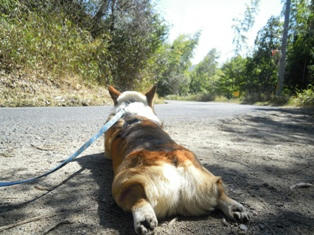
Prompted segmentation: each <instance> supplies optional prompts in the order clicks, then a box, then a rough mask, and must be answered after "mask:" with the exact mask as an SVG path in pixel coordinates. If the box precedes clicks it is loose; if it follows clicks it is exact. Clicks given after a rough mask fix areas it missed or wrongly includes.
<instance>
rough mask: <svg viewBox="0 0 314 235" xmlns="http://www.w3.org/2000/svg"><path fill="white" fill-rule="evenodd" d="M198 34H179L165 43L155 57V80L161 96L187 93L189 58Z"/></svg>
mask: <svg viewBox="0 0 314 235" xmlns="http://www.w3.org/2000/svg"><path fill="white" fill-rule="evenodd" d="M199 35H200V34H199V33H196V34H195V35H193V36H191V37H189V36H187V35H180V36H179V37H178V38H177V39H176V40H174V41H173V43H172V44H171V45H169V44H165V45H164V47H163V49H162V50H161V51H160V52H161V53H160V54H158V56H156V57H155V61H156V64H158V66H157V67H156V68H155V69H156V70H158V71H159V72H160V74H159V75H158V77H157V81H158V88H159V90H158V92H159V94H160V95H161V96H164V95H168V94H180V95H185V94H187V93H188V87H189V75H188V74H189V72H188V69H189V68H190V67H191V61H190V58H191V57H192V55H193V50H194V48H195V47H196V45H197V43H198V39H199Z"/></svg>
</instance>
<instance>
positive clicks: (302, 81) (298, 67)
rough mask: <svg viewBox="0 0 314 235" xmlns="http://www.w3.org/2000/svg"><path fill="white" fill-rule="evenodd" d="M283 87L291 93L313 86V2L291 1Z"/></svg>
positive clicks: (304, 0)
mask: <svg viewBox="0 0 314 235" xmlns="http://www.w3.org/2000/svg"><path fill="white" fill-rule="evenodd" d="M289 24H290V29H289V31H288V34H289V41H288V51H287V67H286V73H285V86H286V87H287V88H289V89H290V90H291V91H292V93H296V92H297V91H300V90H303V89H306V88H307V87H308V86H309V85H314V79H313V78H314V51H313V48H314V46H313V45H314V1H313V0H312V1H308V0H292V2H291V13H290V23H289Z"/></svg>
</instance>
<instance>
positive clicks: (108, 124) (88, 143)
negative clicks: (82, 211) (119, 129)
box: [0, 109, 125, 187]
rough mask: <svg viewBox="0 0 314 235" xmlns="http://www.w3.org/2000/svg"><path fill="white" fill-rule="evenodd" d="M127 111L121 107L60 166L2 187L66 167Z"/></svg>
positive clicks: (29, 180) (21, 182)
mask: <svg viewBox="0 0 314 235" xmlns="http://www.w3.org/2000/svg"><path fill="white" fill-rule="evenodd" d="M124 113H125V111H124V109H121V110H120V111H119V112H117V113H116V114H115V115H114V116H113V118H111V119H110V120H109V121H108V122H107V123H106V124H105V125H104V126H103V127H102V128H101V129H100V130H99V131H98V133H97V134H95V135H94V136H92V137H91V138H90V139H89V140H88V141H87V142H86V143H85V144H83V145H82V146H81V147H80V148H79V149H78V150H77V151H76V152H75V153H73V154H72V155H71V156H70V157H68V158H67V159H65V160H64V161H63V162H61V163H60V164H59V165H58V166H56V167H55V168H52V169H51V170H49V171H48V172H46V173H44V174H41V175H39V176H36V177H34V178H30V179H25V180H17V181H10V182H0V187H6V186H12V185H16V184H24V183H31V182H33V181H35V180H38V179H39V178H42V177H44V176H47V175H50V174H51V173H53V172H55V171H57V170H59V169H60V168H62V167H64V166H65V165H66V164H68V163H69V162H71V161H72V160H74V159H75V158H76V157H77V156H79V155H80V154H81V153H82V152H84V151H85V150H86V149H87V148H88V147H89V146H90V145H91V144H92V143H93V142H94V141H95V140H96V139H98V138H99V137H100V136H101V135H103V134H104V133H105V132H106V131H107V130H108V129H109V128H110V127H112V126H113V125H114V124H115V123H116V122H117V121H118V120H119V119H120V118H121V117H122V116H123V115H124Z"/></svg>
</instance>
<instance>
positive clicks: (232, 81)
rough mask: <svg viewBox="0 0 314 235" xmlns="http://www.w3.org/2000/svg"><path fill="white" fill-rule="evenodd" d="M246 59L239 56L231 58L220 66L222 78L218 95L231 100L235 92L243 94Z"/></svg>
mask: <svg viewBox="0 0 314 235" xmlns="http://www.w3.org/2000/svg"><path fill="white" fill-rule="evenodd" d="M246 63H247V59H246V58H242V57H241V56H236V57H233V58H232V59H231V60H230V61H229V62H226V63H225V64H224V65H223V66H222V76H221V78H220V80H219V91H220V92H219V93H220V94H221V95H223V96H225V97H227V98H229V99H230V98H232V97H233V94H234V93H235V92H239V95H241V93H242V92H244V84H245V70H246Z"/></svg>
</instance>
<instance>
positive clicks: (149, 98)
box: [145, 85, 157, 107]
mask: <svg viewBox="0 0 314 235" xmlns="http://www.w3.org/2000/svg"><path fill="white" fill-rule="evenodd" d="M156 88H157V86H156V85H155V86H153V87H152V88H151V89H150V90H149V91H148V92H146V94H145V96H146V99H147V103H148V105H149V106H150V107H153V100H154V95H155V93H156Z"/></svg>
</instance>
